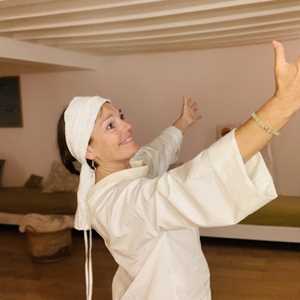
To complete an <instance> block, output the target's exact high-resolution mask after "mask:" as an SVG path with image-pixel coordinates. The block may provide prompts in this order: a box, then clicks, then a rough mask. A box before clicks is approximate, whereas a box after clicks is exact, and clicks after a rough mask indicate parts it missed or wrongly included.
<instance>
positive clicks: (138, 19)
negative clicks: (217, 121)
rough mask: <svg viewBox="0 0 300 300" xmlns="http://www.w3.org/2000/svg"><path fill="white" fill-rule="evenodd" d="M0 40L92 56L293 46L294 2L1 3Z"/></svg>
mask: <svg viewBox="0 0 300 300" xmlns="http://www.w3.org/2000/svg"><path fill="white" fill-rule="evenodd" d="M0 37H4V38H9V39H13V40H18V41H21V42H22V41H23V42H27V43H32V44H35V45H43V46H48V47H50V48H52V47H55V48H59V49H63V50H69V51H70V50H71V51H75V52H79V53H80V54H85V55H89V54H91V55H92V56H103V55H123V54H131V53H145V52H161V51H181V50H190V49H210V48H224V47H232V46H242V45H253V44H259V43H269V42H270V41H271V40H272V39H278V40H281V41H284V40H292V39H299V38H300V0H210V1H209V0H170V1H167V0H102V1H101V0H0ZM50 48H49V49H50Z"/></svg>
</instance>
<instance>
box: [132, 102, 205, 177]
mask: <svg viewBox="0 0 300 300" xmlns="http://www.w3.org/2000/svg"><path fill="white" fill-rule="evenodd" d="M200 117H201V116H200V114H199V109H198V104H197V103H196V102H194V101H193V100H192V99H191V98H190V97H183V105H182V111H181V114H180V116H179V117H178V118H177V120H176V121H175V122H174V123H173V125H172V126H170V127H168V128H166V129H165V130H164V131H163V132H162V133H161V134H160V135H159V136H158V137H157V138H155V139H154V140H153V141H152V142H151V143H149V144H147V145H145V146H143V147H141V148H140V150H139V151H138V152H137V153H136V154H135V156H134V157H133V158H132V161H134V160H143V161H144V163H145V164H146V165H148V166H149V174H148V177H150V178H154V177H156V176H160V175H162V174H163V173H164V172H166V171H167V170H168V169H169V167H170V165H171V164H173V163H175V162H176V161H177V160H178V157H179V153H180V148H181V144H182V138H183V135H184V133H185V132H186V130H187V129H188V128H190V127H191V126H192V124H194V123H195V122H196V121H197V120H199V119H200Z"/></svg>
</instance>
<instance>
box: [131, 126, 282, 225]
mask: <svg viewBox="0 0 300 300" xmlns="http://www.w3.org/2000/svg"><path fill="white" fill-rule="evenodd" d="M235 130H236V129H233V130H232V131H230V132H229V133H228V134H227V135H225V136H224V137H222V138H221V139H219V140H218V141H217V142H215V143H214V144H212V145H211V146H210V147H209V148H207V149H205V150H204V151H202V152H201V153H200V154H198V155H197V156H196V157H195V158H193V159H192V160H191V161H189V162H187V163H185V164H183V165H182V166H180V167H178V168H175V169H173V170H171V171H169V172H165V173H164V174H163V175H162V176H160V177H157V178H154V179H148V180H147V179H146V178H142V179H140V180H141V181H140V182H139V184H138V185H137V186H136V188H135V189H134V190H135V192H136V194H135V196H134V193H133V194H131V196H134V197H135V201H136V203H135V207H136V209H137V210H138V214H139V215H140V216H141V217H142V218H143V219H145V220H146V221H147V222H149V223H150V224H151V225H152V226H155V229H156V230H157V229H163V230H173V229H179V228H186V227H195V226H196V227H199V226H200V227H215V226H226V225H232V224H236V223H238V222H240V221H241V220H242V219H243V218H245V217H246V216H248V215H249V214H251V213H253V212H254V211H256V210H258V209H259V208H261V207H262V206H264V205H265V204H267V203H268V202H269V201H271V200H272V199H275V198H276V197H277V193H276V190H275V186H274V183H273V180H272V177H271V174H270V173H269V171H268V169H267V166H266V164H265V162H264V160H263V157H262V155H261V153H260V152H258V153H257V154H255V155H254V156H252V158H251V159H250V160H248V161H247V162H246V163H244V161H243V158H242V156H241V154H240V152H239V148H238V145H237V142H236V139H235V134H234V132H235Z"/></svg>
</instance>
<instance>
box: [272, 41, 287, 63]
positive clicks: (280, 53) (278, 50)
mask: <svg viewBox="0 0 300 300" xmlns="http://www.w3.org/2000/svg"><path fill="white" fill-rule="evenodd" d="M272 44H273V47H274V51H275V68H276V69H278V68H281V67H282V66H284V65H285V64H286V59H285V50H284V47H283V45H282V44H281V43H279V42H278V41H275V40H274V41H273V42H272Z"/></svg>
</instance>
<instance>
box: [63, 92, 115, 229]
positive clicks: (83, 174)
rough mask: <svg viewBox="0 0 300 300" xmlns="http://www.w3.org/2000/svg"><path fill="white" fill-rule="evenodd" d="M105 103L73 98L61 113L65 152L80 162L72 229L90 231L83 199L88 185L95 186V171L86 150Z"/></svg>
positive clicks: (95, 99) (93, 98)
mask: <svg viewBox="0 0 300 300" xmlns="http://www.w3.org/2000/svg"><path fill="white" fill-rule="evenodd" d="M105 102H111V101H110V100H108V99H104V98H101V97H99V96H94V97H75V98H73V99H72V101H71V102H70V104H69V105H68V107H67V109H66V111H65V113H64V120H65V136H66V142H67V146H68V149H69V151H70V152H71V154H72V156H73V157H74V158H76V159H77V160H78V161H79V162H80V163H81V170H80V180H79V186H78V191H77V210H76V214H75V221H74V227H75V228H76V229H78V230H88V229H90V228H91V221H90V217H89V210H88V207H87V203H86V196H87V194H88V192H89V189H90V188H91V186H92V185H93V184H95V171H94V170H92V169H91V168H90V166H89V165H88V164H87V162H86V151H87V147H88V142H89V139H90V137H91V134H92V131H93V129H94V126H95V121H96V118H97V115H98V112H99V111H100V110H101V108H102V105H103V104H104V103H105Z"/></svg>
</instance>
